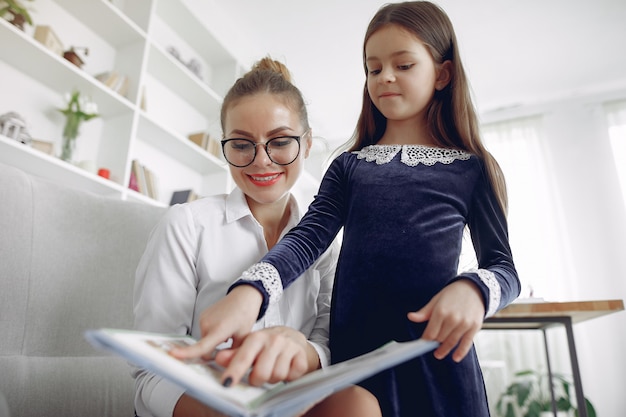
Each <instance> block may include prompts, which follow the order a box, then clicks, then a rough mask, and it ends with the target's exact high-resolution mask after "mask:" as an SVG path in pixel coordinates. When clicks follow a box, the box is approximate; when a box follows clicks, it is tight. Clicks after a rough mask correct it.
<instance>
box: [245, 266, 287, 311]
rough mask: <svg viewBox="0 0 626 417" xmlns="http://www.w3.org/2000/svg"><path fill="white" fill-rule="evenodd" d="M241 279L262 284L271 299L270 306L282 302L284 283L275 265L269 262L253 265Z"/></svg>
mask: <svg viewBox="0 0 626 417" xmlns="http://www.w3.org/2000/svg"><path fill="white" fill-rule="evenodd" d="M240 279H242V280H244V281H258V282H260V283H261V285H263V289H264V290H265V292H266V293H267V296H268V297H269V304H270V305H272V304H274V303H276V302H277V301H278V300H280V297H281V296H282V294H283V283H282V281H281V280H280V274H279V273H278V270H276V268H274V266H273V265H271V264H269V263H267V262H260V263H257V264H254V265H252V266H251V267H250V268H248V269H247V270H245V271H244V273H243V274H242V275H241V278H240Z"/></svg>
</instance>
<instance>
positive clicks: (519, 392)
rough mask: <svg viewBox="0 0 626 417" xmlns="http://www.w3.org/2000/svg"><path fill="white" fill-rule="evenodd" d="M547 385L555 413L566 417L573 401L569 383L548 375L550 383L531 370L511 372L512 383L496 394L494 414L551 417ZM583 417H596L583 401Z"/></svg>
mask: <svg viewBox="0 0 626 417" xmlns="http://www.w3.org/2000/svg"><path fill="white" fill-rule="evenodd" d="M550 384H552V388H553V392H554V401H555V402H556V409H557V411H558V412H564V414H565V415H566V416H569V415H571V414H570V413H571V412H572V411H574V412H575V413H576V415H578V410H577V408H576V406H575V404H576V400H575V399H574V398H572V397H571V396H570V391H572V390H573V388H572V385H573V384H572V382H571V381H570V380H569V379H568V378H567V377H566V376H564V375H561V374H556V373H553V374H552V381H548V375H547V374H545V373H542V372H538V371H534V370H525V371H519V372H516V373H515V377H514V379H513V382H512V383H511V384H510V385H509V386H508V387H507V388H506V391H505V392H503V393H502V394H501V395H500V398H498V402H497V404H496V412H497V415H498V416H500V417H543V416H544V413H546V414H545V415H546V416H552V415H553V413H552V396H551V394H550ZM585 404H586V407H587V415H588V416H589V417H596V410H595V409H594V407H593V405H592V404H591V402H590V401H589V400H588V399H587V398H585Z"/></svg>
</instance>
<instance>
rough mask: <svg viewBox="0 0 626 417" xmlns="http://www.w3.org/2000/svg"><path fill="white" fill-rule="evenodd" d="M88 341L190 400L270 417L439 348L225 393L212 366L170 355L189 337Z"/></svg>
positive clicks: (401, 348) (393, 351) (398, 349)
mask: <svg viewBox="0 0 626 417" xmlns="http://www.w3.org/2000/svg"><path fill="white" fill-rule="evenodd" d="M85 337H86V339H87V340H88V341H89V342H90V343H91V344H92V345H93V346H94V347H96V348H98V349H101V350H104V351H107V352H110V353H114V354H116V355H119V356H121V357H123V358H124V359H126V360H127V361H129V362H130V363H132V364H134V365H136V366H139V367H141V368H144V369H146V370H148V371H150V372H153V373H155V374H157V375H160V376H161V377H163V378H166V379H169V380H171V381H172V382H174V383H175V384H178V385H180V386H181V387H182V388H184V389H185V390H186V392H187V394H189V395H191V396H193V397H195V398H196V399H198V400H199V401H201V402H203V403H204V404H206V405H208V406H210V407H212V408H214V409H216V410H218V411H221V412H222V413H225V414H227V415H230V416H239V417H252V416H256V417H272V416H276V417H277V416H289V415H297V414H298V413H299V412H302V411H304V410H305V409H307V408H308V407H309V406H311V405H313V404H315V403H317V402H319V401H320V400H322V399H324V398H325V397H326V396H328V395H330V394H332V393H333V392H336V391H339V390H340V389H342V388H345V387H347V386H349V385H351V384H355V383H357V382H359V381H361V380H363V379H366V378H368V377H370V376H372V375H374V374H377V373H379V372H381V371H383V370H385V369H387V368H390V367H393V366H396V365H398V364H400V363H402V362H405V361H407V360H409V359H412V358H415V357H417V356H420V355H423V354H425V353H428V352H430V351H432V350H433V349H435V348H436V347H437V346H438V343H437V342H434V341H427V340H422V339H418V340H413V341H409V342H395V341H392V342H389V343H387V344H385V345H383V346H381V347H380V348H378V349H376V350H373V351H371V352H369V353H366V354H364V355H361V356H358V357H356V358H353V359H350V360H347V361H345V362H341V363H337V364H334V365H331V366H327V367H325V368H322V369H318V370H316V371H313V372H310V373H308V374H306V375H304V376H302V377H301V378H299V379H297V380H294V381H290V382H280V383H277V384H266V385H264V386H260V387H257V386H252V385H250V384H248V383H247V382H246V380H245V378H244V380H243V381H242V382H241V383H239V384H237V385H235V386H232V387H229V388H225V387H224V386H222V384H221V383H220V375H221V372H222V368H221V367H220V366H219V365H217V364H216V363H215V362H214V361H204V360H200V359H196V360H180V359H177V358H175V357H173V356H172V355H170V354H169V351H170V350H171V349H172V348H173V347H175V346H186V345H190V344H193V343H195V340H194V339H193V338H191V337H189V336H180V335H164V334H156V333H145V332H136V331H130V330H120V329H98V330H88V331H87V332H86V333H85Z"/></svg>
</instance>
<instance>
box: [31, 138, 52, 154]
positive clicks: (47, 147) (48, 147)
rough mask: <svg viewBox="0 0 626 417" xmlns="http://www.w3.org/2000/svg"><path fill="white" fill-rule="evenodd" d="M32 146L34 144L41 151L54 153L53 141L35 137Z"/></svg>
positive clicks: (33, 146)
mask: <svg viewBox="0 0 626 417" xmlns="http://www.w3.org/2000/svg"><path fill="white" fill-rule="evenodd" d="M30 146H32V148H33V149H37V150H38V151H41V152H43V153H45V154H48V155H54V143H52V142H47V141H44V140H38V139H33V140H32V141H31V142H30Z"/></svg>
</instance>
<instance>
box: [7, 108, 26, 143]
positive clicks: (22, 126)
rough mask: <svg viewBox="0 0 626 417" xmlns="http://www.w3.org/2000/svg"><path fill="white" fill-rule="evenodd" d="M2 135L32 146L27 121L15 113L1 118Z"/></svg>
mask: <svg viewBox="0 0 626 417" xmlns="http://www.w3.org/2000/svg"><path fill="white" fill-rule="evenodd" d="M0 133H1V134H2V135H4V136H6V137H9V138H11V139H14V140H17V141H18V142H22V143H23V144H25V145H30V143H31V141H32V137H31V136H30V134H29V133H28V129H26V121H25V120H24V118H23V117H22V116H20V115H19V114H17V113H15V112H9V113H5V114H3V115H1V116H0Z"/></svg>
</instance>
